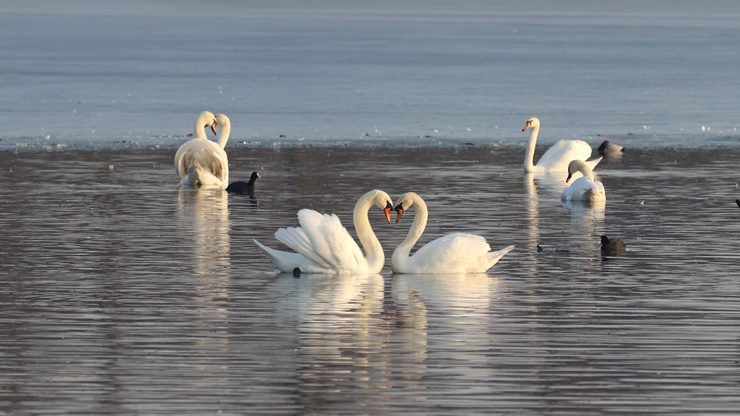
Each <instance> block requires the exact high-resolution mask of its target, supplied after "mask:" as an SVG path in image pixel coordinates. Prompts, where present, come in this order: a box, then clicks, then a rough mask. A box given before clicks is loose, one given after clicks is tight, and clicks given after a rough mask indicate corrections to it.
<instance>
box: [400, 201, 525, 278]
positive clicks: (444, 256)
mask: <svg viewBox="0 0 740 416" xmlns="http://www.w3.org/2000/svg"><path fill="white" fill-rule="evenodd" d="M411 208H414V210H415V212H416V214H415V216H414V221H413V223H412V224H411V229H410V230H409V232H408V235H407V236H406V239H405V240H403V242H402V243H401V244H399V245H398V247H396V249H395V250H394V251H393V257H392V258H391V264H392V267H393V272H394V273H418V274H443V273H484V272H486V271H487V270H488V269H490V268H491V267H493V265H495V264H496V263H497V262H498V261H499V260H500V259H501V258H502V257H503V256H504V255H505V254H506V253H508V252H510V251H511V250H513V249H514V246H513V245H510V246H507V247H504V248H503V249H501V250H497V251H491V246H490V245H488V243H487V242H486V239H485V238H483V237H481V236H479V235H475V234H465V233H452V234H448V235H446V236H444V237H440V238H438V239H436V240H434V241H431V242H429V243H427V244H426V245H425V246H423V247H421V248H420V249H418V250H417V251H416V253H414V254H413V255H409V254H410V253H411V249H412V248H413V247H414V245H415V244H416V242H417V241H419V238H420V237H421V235H422V234H423V233H424V229H425V228H426V225H427V218H428V215H429V213H428V211H427V205H426V203H425V202H424V200H423V199H422V198H421V197H420V196H419V195H418V194H417V193H415V192H408V193H405V194H403V195H401V197H400V198H399V200H398V202H397V204H396V208H395V209H396V212H397V217H396V222H398V221H400V219H401V217H402V216H403V213H404V212H405V211H407V210H409V209H411Z"/></svg>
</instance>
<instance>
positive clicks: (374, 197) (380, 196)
mask: <svg viewBox="0 0 740 416" xmlns="http://www.w3.org/2000/svg"><path fill="white" fill-rule="evenodd" d="M368 200H369V201H370V203H371V204H372V205H375V206H376V207H378V208H380V209H382V210H383V213H384V214H385V220H386V221H388V224H390V223H391V211H393V200H392V199H391V197H390V195H388V194H387V193H385V192H383V191H381V190H380V189H373V190H372V191H370V192H368V193H366V194H365V195H363V196H362V197H361V198H360V199H359V200H358V201H357V204H358V205H360V204H362V203H363V201H368Z"/></svg>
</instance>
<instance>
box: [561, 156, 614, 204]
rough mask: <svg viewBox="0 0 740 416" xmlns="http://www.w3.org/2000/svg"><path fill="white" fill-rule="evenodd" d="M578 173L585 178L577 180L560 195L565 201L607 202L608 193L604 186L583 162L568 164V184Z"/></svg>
mask: <svg viewBox="0 0 740 416" xmlns="http://www.w3.org/2000/svg"><path fill="white" fill-rule="evenodd" d="M576 172H580V173H581V174H583V177H580V178H578V179H576V181H575V182H573V183H572V184H571V185H570V186H569V187H567V188H565V190H563V193H562V194H560V199H562V200H563V201H584V202H596V201H606V191H605V190H604V185H603V184H602V183H601V182H599V181H597V180H596V179H595V178H594V172H593V171H592V170H591V167H589V166H588V164H587V163H586V162H584V161H583V160H574V161H572V162H570V164H568V178H567V179H566V180H565V181H566V182H568V181H569V180H570V178H571V176H573V174H575V173H576Z"/></svg>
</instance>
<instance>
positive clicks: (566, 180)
mask: <svg viewBox="0 0 740 416" xmlns="http://www.w3.org/2000/svg"><path fill="white" fill-rule="evenodd" d="M572 176H573V174H572V173H570V172H568V177H567V178H566V179H565V182H566V183H567V182H568V181H569V180H570V178H571V177H572Z"/></svg>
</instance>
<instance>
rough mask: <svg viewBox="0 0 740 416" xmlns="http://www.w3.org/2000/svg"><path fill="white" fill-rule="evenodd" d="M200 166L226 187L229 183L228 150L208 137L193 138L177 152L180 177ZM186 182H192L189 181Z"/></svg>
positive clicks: (176, 157)
mask: <svg viewBox="0 0 740 416" xmlns="http://www.w3.org/2000/svg"><path fill="white" fill-rule="evenodd" d="M196 166H200V167H201V168H203V169H204V170H205V171H207V172H208V173H210V174H211V175H212V176H213V177H214V178H217V179H218V181H219V182H220V185H223V187H224V188H226V186H228V183H229V162H228V157H227V156H226V152H225V151H224V150H223V149H221V147H219V145H218V143H214V142H212V141H210V140H207V139H192V140H188V141H187V142H185V143H184V144H183V145H182V146H180V148H179V149H177V152H176V153H175V167H176V168H177V173H178V174H179V175H180V178H185V177H186V176H188V175H190V174H191V173H193V171H194V170H195V168H196ZM186 183H190V182H189V181H187V182H186Z"/></svg>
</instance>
